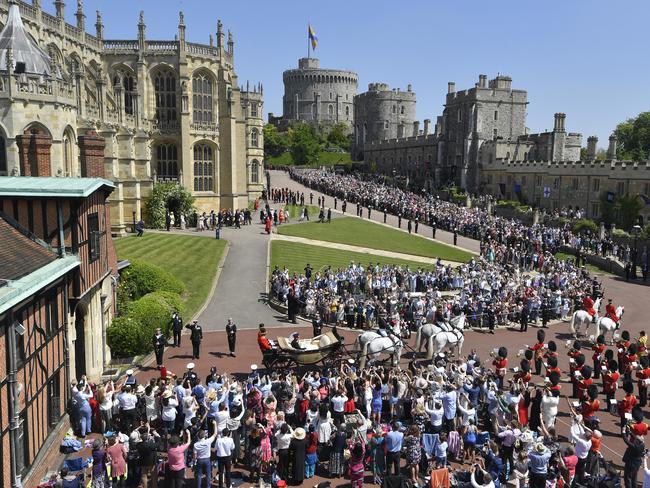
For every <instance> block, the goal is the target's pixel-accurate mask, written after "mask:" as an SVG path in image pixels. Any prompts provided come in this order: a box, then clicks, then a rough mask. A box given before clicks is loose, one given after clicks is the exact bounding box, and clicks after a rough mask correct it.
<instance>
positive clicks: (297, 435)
mask: <svg viewBox="0 0 650 488" xmlns="http://www.w3.org/2000/svg"><path fill="white" fill-rule="evenodd" d="M305 435H306V433H305V429H303V428H302V427H298V428H297V429H296V430H294V431H293V437H294V439H298V440H299V441H301V440H303V439H304V438H305Z"/></svg>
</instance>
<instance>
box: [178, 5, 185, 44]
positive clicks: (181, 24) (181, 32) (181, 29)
mask: <svg viewBox="0 0 650 488" xmlns="http://www.w3.org/2000/svg"><path fill="white" fill-rule="evenodd" d="M178 41H179V44H180V48H181V51H184V50H185V15H184V14H183V11H182V10H181V11H180V12H178Z"/></svg>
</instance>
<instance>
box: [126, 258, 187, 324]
mask: <svg viewBox="0 0 650 488" xmlns="http://www.w3.org/2000/svg"><path fill="white" fill-rule="evenodd" d="M154 291H169V292H172V293H177V294H180V293H183V291H185V286H184V285H183V283H182V282H181V281H180V280H179V279H178V278H176V277H175V276H174V275H172V274H171V273H170V272H169V271H166V270H164V269H163V268H161V267H160V266H156V265H155V264H150V263H146V262H143V261H138V260H134V261H131V266H129V267H128V268H126V269H125V270H124V271H122V273H121V275H120V286H119V287H118V293H117V294H118V297H117V300H118V302H117V303H118V309H119V310H120V313H122V312H124V311H125V308H126V306H128V305H127V304H128V302H130V301H133V300H138V299H139V298H141V297H143V296H145V295H146V294H147V293H152V292H154Z"/></svg>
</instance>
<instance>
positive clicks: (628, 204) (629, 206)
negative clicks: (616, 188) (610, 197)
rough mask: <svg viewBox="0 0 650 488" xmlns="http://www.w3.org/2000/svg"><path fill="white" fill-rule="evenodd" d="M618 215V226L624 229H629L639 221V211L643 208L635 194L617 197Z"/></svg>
mask: <svg viewBox="0 0 650 488" xmlns="http://www.w3.org/2000/svg"><path fill="white" fill-rule="evenodd" d="M616 204H617V206H618V209H619V215H620V224H621V225H620V227H621V228H622V229H625V230H630V229H632V227H633V226H634V225H636V224H637V223H638V221H639V212H640V211H641V209H642V208H643V204H642V203H641V201H640V200H639V197H638V196H637V195H625V196H622V197H618V198H617V202H616Z"/></svg>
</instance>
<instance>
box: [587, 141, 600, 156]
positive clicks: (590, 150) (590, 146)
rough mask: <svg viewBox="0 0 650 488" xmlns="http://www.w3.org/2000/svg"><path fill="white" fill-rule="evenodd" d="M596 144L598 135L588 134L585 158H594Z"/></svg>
mask: <svg viewBox="0 0 650 488" xmlns="http://www.w3.org/2000/svg"><path fill="white" fill-rule="evenodd" d="M597 146H598V137H596V136H589V137H588V138H587V160H589V161H593V160H594V159H596V151H597Z"/></svg>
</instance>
